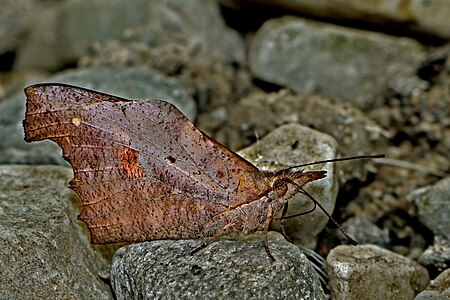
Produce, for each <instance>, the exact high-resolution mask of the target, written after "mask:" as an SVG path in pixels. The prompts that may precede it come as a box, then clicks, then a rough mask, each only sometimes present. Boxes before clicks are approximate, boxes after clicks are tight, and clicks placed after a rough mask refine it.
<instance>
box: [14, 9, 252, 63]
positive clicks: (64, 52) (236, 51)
mask: <svg viewBox="0 0 450 300" xmlns="http://www.w3.org/2000/svg"><path fill="white" fill-rule="evenodd" d="M30 17H32V21H31V23H32V26H31V32H30V34H29V35H28V36H27V38H26V40H25V42H24V43H23V46H22V47H21V48H20V49H19V51H18V53H17V58H16V61H15V65H14V68H15V69H22V68H32V67H33V68H44V69H50V70H56V69H58V68H60V67H62V66H63V65H64V64H67V63H73V62H76V61H77V60H78V59H79V58H80V57H81V56H82V55H84V54H86V53H87V51H88V49H89V45H90V43H93V42H104V41H108V40H118V41H125V40H126V39H127V37H128V38H133V39H134V40H136V37H138V40H141V41H142V42H145V43H148V44H150V45H152V46H158V45H161V44H167V43H180V44H184V45H186V46H188V47H189V49H191V50H192V51H191V52H201V53H203V54H204V55H205V58H207V57H208V56H210V55H214V56H217V57H219V58H220V59H222V60H224V61H228V62H230V61H235V60H238V61H242V60H243V59H244V48H243V43H242V41H241V40H240V39H239V37H238V35H237V33H235V32H234V31H231V30H230V29H226V27H225V25H224V21H223V20H222V19H221V16H220V13H219V9H218V5H217V3H216V2H215V1H200V0H196V1H189V2H187V3H186V2H185V1H180V0H170V1H150V2H149V1H146V0H138V1H132V2H124V1H120V0H96V1H89V0H67V1H62V2H55V3H53V5H52V4H51V3H43V5H42V7H41V8H40V9H36V13H34V14H33V15H31V16H30ZM55 28H57V29H58V30H55Z"/></svg>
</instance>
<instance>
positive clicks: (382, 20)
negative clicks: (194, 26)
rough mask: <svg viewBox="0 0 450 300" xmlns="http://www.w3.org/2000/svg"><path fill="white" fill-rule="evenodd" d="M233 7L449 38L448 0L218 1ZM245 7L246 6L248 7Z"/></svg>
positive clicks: (449, 8)
mask: <svg viewBox="0 0 450 300" xmlns="http://www.w3.org/2000/svg"><path fill="white" fill-rule="evenodd" d="M220 2H221V3H224V4H226V5H228V6H231V7H233V8H239V7H242V6H249V5H252V4H254V3H255V2H263V3H264V4H265V5H269V6H276V7H281V8H282V9H285V10H288V11H292V12H294V13H298V12H300V13H307V14H311V15H314V16H319V17H327V18H333V19H344V20H345V19H347V20H356V21H359V22H364V23H365V22H367V23H374V24H381V25H382V26H384V28H388V27H389V26H393V27H394V28H397V29H398V28H401V29H409V30H414V31H418V32H426V33H429V34H432V35H435V36H438V37H441V38H444V39H448V38H450V20H449V18H448V16H449V15H450V4H449V2H447V1H445V0H444V1H422V0H412V1H405V2H402V3H401V5H400V4H399V3H397V2H395V1H393V2H392V1H381V2H380V1H378V0H366V1H348V0H338V1H328V0H322V1H317V0H306V1H305V0H286V1H274V0H264V1H255V0H247V1H242V0H221V1H220ZM247 9H249V8H248V7H247Z"/></svg>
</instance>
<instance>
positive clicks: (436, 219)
mask: <svg viewBox="0 0 450 300" xmlns="http://www.w3.org/2000/svg"><path fill="white" fill-rule="evenodd" d="M412 198H413V199H414V200H415V203H416V204H417V207H418V215H419V220H420V222H422V223H423V224H424V225H425V226H427V227H428V228H429V229H431V230H432V231H433V233H434V234H435V235H440V236H442V237H444V238H445V239H447V240H450V210H449V207H450V177H447V178H444V179H442V180H440V181H439V182H437V183H436V184H434V185H433V186H431V187H430V188H429V189H427V190H425V191H424V190H423V189H422V190H421V192H420V193H417V192H416V195H415V196H414V195H413V196H412Z"/></svg>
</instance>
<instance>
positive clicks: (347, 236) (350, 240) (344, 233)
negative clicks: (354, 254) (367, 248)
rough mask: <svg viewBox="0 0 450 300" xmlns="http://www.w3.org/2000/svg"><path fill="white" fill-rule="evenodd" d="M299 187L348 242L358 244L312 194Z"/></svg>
mask: <svg viewBox="0 0 450 300" xmlns="http://www.w3.org/2000/svg"><path fill="white" fill-rule="evenodd" d="M299 189H300V190H301V192H302V193H303V194H305V195H306V196H307V197H308V198H309V199H311V201H313V202H314V204H315V205H317V206H318V207H319V208H320V209H321V210H322V211H323V212H324V213H325V214H326V215H327V217H328V218H329V219H330V220H331V221H332V222H333V223H334V225H336V227H337V228H338V229H339V231H340V232H342V234H343V235H344V236H345V237H346V238H347V240H348V241H349V242H350V244H352V245H353V246H356V245H358V243H357V242H356V241H355V240H354V239H353V238H352V237H351V236H350V235H348V233H347V232H345V230H344V229H343V228H342V226H341V224H339V223H338V222H337V221H336V220H335V219H334V218H333V217H332V216H331V215H330V214H329V213H328V212H327V211H326V209H325V208H324V207H323V206H322V205H321V204H320V203H319V201H317V200H316V199H314V197H313V196H311V195H310V194H309V193H308V192H307V191H305V189H303V188H302V187H299Z"/></svg>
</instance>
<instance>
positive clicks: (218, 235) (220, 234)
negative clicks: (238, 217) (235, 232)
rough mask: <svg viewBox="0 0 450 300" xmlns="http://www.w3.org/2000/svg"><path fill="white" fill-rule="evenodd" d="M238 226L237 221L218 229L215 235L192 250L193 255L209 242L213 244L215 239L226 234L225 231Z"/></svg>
mask: <svg viewBox="0 0 450 300" xmlns="http://www.w3.org/2000/svg"><path fill="white" fill-rule="evenodd" d="M233 226H236V223H235V222H232V223H228V224H227V225H225V226H224V227H222V229H220V230H219V231H217V232H216V233H215V234H214V235H213V236H211V237H209V238H208V239H206V240H205V241H204V242H203V243H201V244H200V246H198V247H197V248H195V249H194V250H192V251H191V255H193V254H195V253H197V252H198V251H200V250H202V249H204V248H205V247H206V246H208V245H209V244H211V243H212V242H214V241H215V240H217V239H218V238H219V237H221V236H222V235H224V233H225V232H226V231H227V230H228V228H230V227H233Z"/></svg>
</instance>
